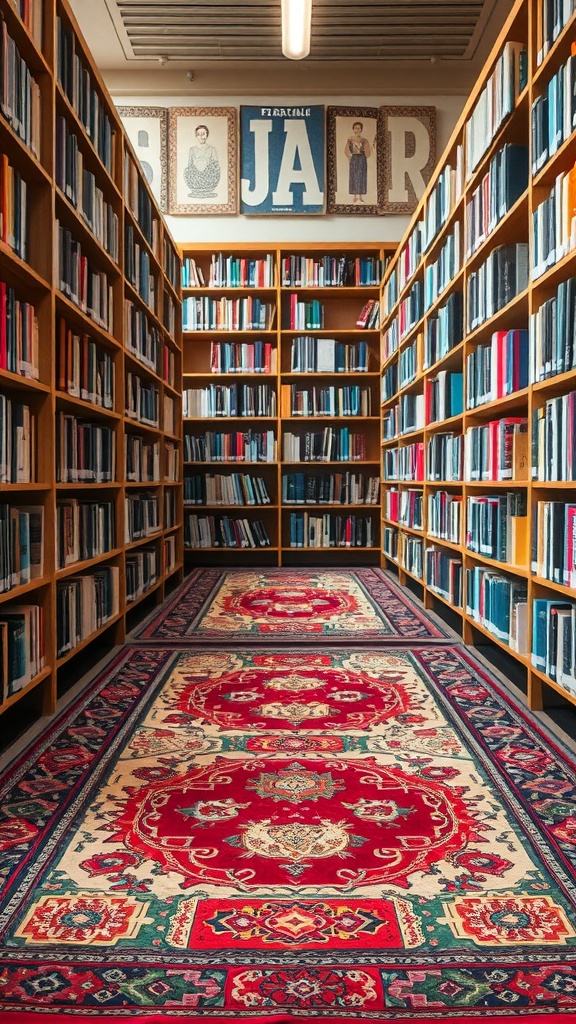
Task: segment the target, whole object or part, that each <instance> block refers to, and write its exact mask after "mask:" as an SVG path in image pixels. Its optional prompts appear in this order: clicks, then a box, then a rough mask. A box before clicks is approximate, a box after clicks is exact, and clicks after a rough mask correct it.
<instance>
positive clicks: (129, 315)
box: [124, 299, 162, 373]
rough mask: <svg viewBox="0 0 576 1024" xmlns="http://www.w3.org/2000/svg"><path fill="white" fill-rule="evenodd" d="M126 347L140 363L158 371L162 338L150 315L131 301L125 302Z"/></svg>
mask: <svg viewBox="0 0 576 1024" xmlns="http://www.w3.org/2000/svg"><path fill="white" fill-rule="evenodd" d="M124 345H125V347H126V351H127V352H130V353H131V354H132V355H133V356H134V357H135V358H136V359H137V360H138V362H140V363H143V364H144V366H147V367H148V369H150V370H153V371H154V373H156V372H157V371H158V361H159V358H160V351H161V346H162V336H161V333H160V331H159V330H158V328H157V327H156V326H155V325H154V324H153V323H152V322H151V321H150V318H149V317H148V314H147V313H145V312H144V310H143V309H140V307H139V306H136V305H135V304H134V303H133V302H132V301H131V300H130V299H126V300H125V302H124Z"/></svg>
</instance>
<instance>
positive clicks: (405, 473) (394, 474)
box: [382, 441, 424, 481]
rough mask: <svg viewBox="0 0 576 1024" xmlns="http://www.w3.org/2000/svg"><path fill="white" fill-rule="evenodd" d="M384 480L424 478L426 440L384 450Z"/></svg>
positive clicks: (417, 479)
mask: <svg viewBox="0 0 576 1024" xmlns="http://www.w3.org/2000/svg"><path fill="white" fill-rule="evenodd" d="M382 479H383V480H416V481H419V480H424V442H423V441H416V442H414V444H406V445H403V446H402V447H399V448H384V450H383V452H382Z"/></svg>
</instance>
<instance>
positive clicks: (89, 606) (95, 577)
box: [56, 565, 120, 658]
mask: <svg viewBox="0 0 576 1024" xmlns="http://www.w3.org/2000/svg"><path fill="white" fill-rule="evenodd" d="M119 594H120V569H119V567H118V566H117V565H103V566H102V567H101V568H100V569H97V570H95V571H94V572H91V573H82V574H80V575H78V576H71V577H69V578H68V579H65V580H60V581H59V582H58V583H57V584H56V609H57V616H56V618H57V639H56V654H57V657H58V658H62V657H64V655H65V654H68V653H69V652H70V651H73V650H74V649H75V648H76V647H78V646H79V644H81V643H82V642H83V641H84V640H87V639H88V637H90V636H92V634H93V633H96V631H97V630H99V629H101V628H102V626H104V625H105V624H106V623H107V622H109V621H110V620H111V619H113V618H114V616H116V615H118V611H119Z"/></svg>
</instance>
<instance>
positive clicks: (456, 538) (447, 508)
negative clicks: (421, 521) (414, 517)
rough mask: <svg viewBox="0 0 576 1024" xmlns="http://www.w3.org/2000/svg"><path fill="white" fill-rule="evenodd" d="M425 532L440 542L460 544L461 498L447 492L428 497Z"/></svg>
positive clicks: (435, 492)
mask: <svg viewBox="0 0 576 1024" xmlns="http://www.w3.org/2000/svg"><path fill="white" fill-rule="evenodd" d="M426 529H427V532H428V533H430V534H432V535H433V536H434V537H438V538H439V539H440V540H447V541H450V543H451V544H460V543H461V538H462V532H461V530H462V496H461V495H460V494H451V493H450V492H449V491H434V493H433V494H429V495H428V516H427V520H426Z"/></svg>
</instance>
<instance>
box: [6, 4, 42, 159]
mask: <svg viewBox="0 0 576 1024" xmlns="http://www.w3.org/2000/svg"><path fill="white" fill-rule="evenodd" d="M0 67H1V68H2V69H3V72H2V74H1V75H0V111H1V112H2V116H3V117H4V118H5V119H6V121H7V122H8V124H9V125H10V127H11V128H12V131H13V132H15V133H16V135H17V136H18V138H19V139H21V140H22V142H23V143H24V145H25V146H27V147H28V149H29V150H30V151H31V152H32V153H33V154H34V156H35V157H37V158H38V159H39V158H40V125H41V100H40V87H39V85H38V83H37V82H36V80H35V79H34V76H33V75H32V73H31V71H30V69H29V67H28V65H27V63H26V61H25V60H24V58H23V57H22V55H21V53H20V50H19V49H18V46H17V45H16V43H15V42H14V40H13V39H12V36H11V35H10V33H9V32H8V28H7V26H6V22H5V20H4V16H3V14H2V13H1V12H0Z"/></svg>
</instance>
